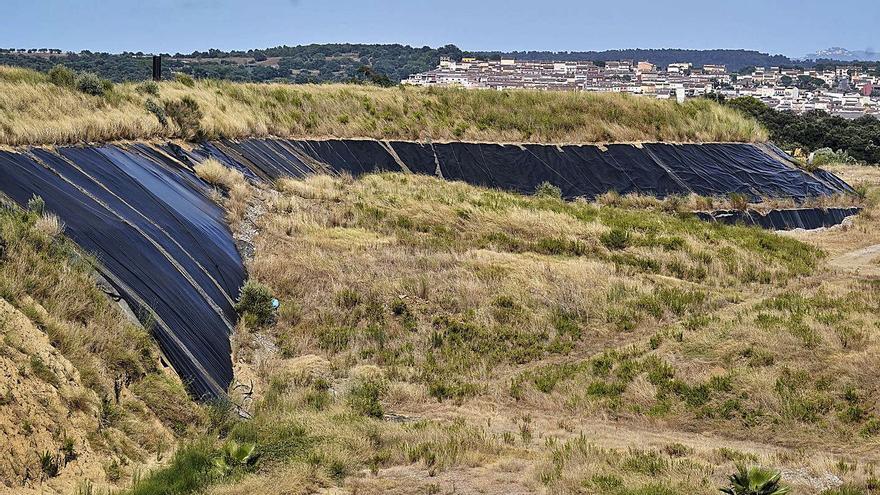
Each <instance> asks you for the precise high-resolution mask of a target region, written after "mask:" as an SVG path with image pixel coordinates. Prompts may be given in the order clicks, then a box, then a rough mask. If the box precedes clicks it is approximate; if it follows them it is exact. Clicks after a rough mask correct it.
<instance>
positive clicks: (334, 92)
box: [0, 67, 767, 145]
mask: <svg viewBox="0 0 880 495" xmlns="http://www.w3.org/2000/svg"><path fill="white" fill-rule="evenodd" d="M158 86H159V96H158V97H157V96H155V95H151V94H150V92H148V91H143V90H142V91H138V85H136V84H132V83H127V84H118V85H116V86H115V87H114V88H113V89H112V90H111V91H109V92H108V93H107V94H106V95H105V96H103V97H98V96H89V95H85V94H82V93H79V92H77V91H76V90H75V89H72V88H66V87H58V86H55V85H53V84H52V83H50V82H49V81H48V79H47V78H46V77H45V75H43V74H40V73H37V72H32V71H27V70H24V69H17V68H9V67H0V143H2V144H7V145H27V144H62V143H76V142H98V141H111V140H120V139H151V138H170V137H178V136H182V135H183V136H186V135H188V134H189V132H190V130H188V129H180V128H179V127H178V125H177V123H175V122H174V121H173V119H170V120H169V122H167V124H166V125H163V124H161V123H160V120H159V118H157V117H156V116H155V115H154V114H153V113H150V112H149V111H148V110H147V109H146V104H147V100H153V102H154V103H162V104H164V103H165V102H169V101H179V100H180V99H181V98H183V97H190V98H192V99H193V100H195V101H196V102H197V103H198V106H199V108H200V110H201V111H202V113H203V117H202V119H201V121H200V131H201V132H200V133H199V135H200V136H202V137H206V138H220V137H226V138H243V137H263V136H277V137H286V138H323V137H338V138H356V137H361V138H374V139H407V140H469V141H493V142H555V143H592V142H624V141H677V142H706V141H748V142H753V141H763V140H766V139H767V134H766V131H765V130H764V129H762V128H761V126H760V125H759V124H758V123H757V122H755V121H754V120H751V119H749V118H746V117H743V116H742V115H740V114H738V113H736V112H735V111H733V110H730V109H728V108H725V107H722V106H720V105H717V104H715V103H713V102H710V101H707V100H689V101H687V102H685V103H684V104H677V103H676V102H673V101H661V100H655V99H650V98H641V97H634V96H629V95H622V94H597V93H574V92H540V91H488V90H485V91H484V90H480V91H471V90H463V89H451V88H445V89H438V88H414V87H405V86H400V87H397V88H378V87H370V86H357V85H341V84H330V85H290V84H241V83H232V82H226V81H213V80H201V81H197V82H196V83H195V85H194V86H193V87H189V86H187V85H184V84H182V83H180V82H162V83H160V84H159V85H158ZM141 89H143V88H141ZM154 108H155V107H154Z"/></svg>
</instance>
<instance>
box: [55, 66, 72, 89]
mask: <svg viewBox="0 0 880 495" xmlns="http://www.w3.org/2000/svg"><path fill="white" fill-rule="evenodd" d="M49 82H51V83H52V84H54V85H56V86H61V87H64V88H72V87H73V85H74V83H75V82H76V72H74V71H72V70H70V69H68V68H67V67H65V66H63V65H60V64H59V65H56V66H55V67H52V70H50V71H49Z"/></svg>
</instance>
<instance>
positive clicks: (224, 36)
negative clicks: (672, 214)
mask: <svg viewBox="0 0 880 495" xmlns="http://www.w3.org/2000/svg"><path fill="white" fill-rule="evenodd" d="M323 42H363V43H385V42H388V43H403V44H409V45H413V46H423V45H430V46H438V45H445V44H448V43H453V44H455V45H457V46H458V47H460V48H462V49H465V50H571V51H576V50H603V49H612V48H668V47H675V48H748V49H756V50H761V51H765V52H771V53H782V54H785V55H789V56H801V55H804V54H806V53H809V52H813V51H815V50H816V49H820V48H827V47H830V46H843V47H846V48H849V49H850V50H864V49H880V2H878V1H877V0H849V1H847V2H842V1H828V0H822V1H816V0H776V1H774V0H733V1H723V2H719V1H712V0H699V1H697V0H686V1H670V0H665V1H661V0H628V1H621V0H604V1H575V0H565V1H562V0H559V1H555V0H506V1H504V0H482V1H481V0H446V1H442V2H430V1H425V0H385V1H378V0H373V1H371V0H323V1H322V0H253V1H250V2H244V1H234V0H179V1H174V0H116V1H113V0H102V1H101V0H0V46H2V47H5V48H18V47H21V48H31V47H33V48H42V47H46V48H62V49H67V50H75V51H78V50H82V49H88V50H92V51H110V52H119V51H124V50H128V51H143V52H148V53H149V52H171V53H174V52H178V51H179V52H190V51H193V50H206V49H208V48H220V49H247V48H265V47H270V46H276V45H282V44H286V45H297V44H304V43H323Z"/></svg>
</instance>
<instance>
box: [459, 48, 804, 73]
mask: <svg viewBox="0 0 880 495" xmlns="http://www.w3.org/2000/svg"><path fill="white" fill-rule="evenodd" d="M474 54H475V55H477V56H479V57H500V56H508V57H513V58H518V59H523V60H565V61H577V60H590V61H594V62H595V61H603V60H637V61H643V60H647V61H649V62H651V63H654V64H657V65H660V66H667V65H669V64H673V63H676V62H691V63H693V64H694V65H696V66H703V65H706V64H724V65H726V66H727V69H728V70H731V71H739V70H741V69H744V68H746V67H750V66H752V67H771V66H791V65H796V64H797V63H796V62H795V61H793V60H792V59H790V58H788V57H786V56H784V55H769V54H767V53H761V52H757V51H754V50H683V49H677V48H654V49H643V48H632V49H624V50H605V51H598V52H597V51H589V52H536V51H527V52H475V53H474ZM801 65H802V63H801Z"/></svg>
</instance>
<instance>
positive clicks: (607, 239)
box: [599, 228, 629, 250]
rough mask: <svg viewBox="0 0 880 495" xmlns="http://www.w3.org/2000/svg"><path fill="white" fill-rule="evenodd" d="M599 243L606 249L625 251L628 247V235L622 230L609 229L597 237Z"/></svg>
mask: <svg viewBox="0 0 880 495" xmlns="http://www.w3.org/2000/svg"><path fill="white" fill-rule="evenodd" d="M599 241H600V242H602V245H603V246H605V247H606V248H608V249H612V250H614V249H625V248H626V247H627V246H628V245H629V233H627V231H625V230H623V229H616V228H615V229H611V230H609V231H608V232H605V233H604V234H602V235H601V236H599Z"/></svg>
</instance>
